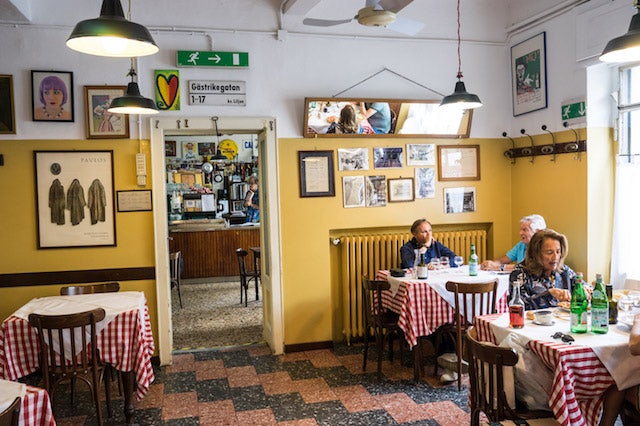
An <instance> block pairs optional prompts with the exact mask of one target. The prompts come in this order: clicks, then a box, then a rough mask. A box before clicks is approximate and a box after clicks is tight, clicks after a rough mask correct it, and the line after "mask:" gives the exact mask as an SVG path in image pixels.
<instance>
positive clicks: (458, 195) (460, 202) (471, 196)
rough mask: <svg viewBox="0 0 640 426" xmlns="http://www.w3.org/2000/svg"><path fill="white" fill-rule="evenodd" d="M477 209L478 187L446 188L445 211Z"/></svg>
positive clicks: (458, 211)
mask: <svg viewBox="0 0 640 426" xmlns="http://www.w3.org/2000/svg"><path fill="white" fill-rule="evenodd" d="M475 211H476V188H475V187H473V186H472V187H467V188H445V189H444V212H445V213H471V212H475Z"/></svg>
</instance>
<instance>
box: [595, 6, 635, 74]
mask: <svg viewBox="0 0 640 426" xmlns="http://www.w3.org/2000/svg"><path fill="white" fill-rule="evenodd" d="M633 5H634V6H635V8H636V14H635V15H633V17H632V18H631V23H630V24H629V31H627V32H626V33H625V34H624V35H621V36H620V37H616V38H614V39H612V40H610V41H609V43H607V45H606V46H605V48H604V50H603V51H602V55H600V60H601V61H602V62H608V63H618V62H635V61H640V5H639V4H638V1H634V2H633Z"/></svg>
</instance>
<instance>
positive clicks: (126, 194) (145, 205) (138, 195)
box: [116, 189, 153, 212]
mask: <svg viewBox="0 0 640 426" xmlns="http://www.w3.org/2000/svg"><path fill="white" fill-rule="evenodd" d="M116 193H117V196H118V197H117V198H118V212H150V211H151V210H153V209H152V207H151V190H150V189H140V190H137V189H136V190H132V191H116Z"/></svg>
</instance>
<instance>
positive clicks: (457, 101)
mask: <svg viewBox="0 0 640 426" xmlns="http://www.w3.org/2000/svg"><path fill="white" fill-rule="evenodd" d="M456 77H457V79H458V81H457V82H456V87H455V89H454V91H453V93H452V94H451V95H449V96H445V97H444V98H443V99H442V102H440V106H442V107H447V108H456V109H473V108H478V107H481V106H482V102H480V98H479V97H478V96H477V95H474V94H472V93H469V92H467V89H466V87H465V86H464V82H463V81H462V59H461V56H460V0H458V74H457V76H456Z"/></svg>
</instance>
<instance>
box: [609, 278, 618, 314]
mask: <svg viewBox="0 0 640 426" xmlns="http://www.w3.org/2000/svg"><path fill="white" fill-rule="evenodd" d="M606 291H607V299H609V324H617V323H618V301H617V300H616V299H614V298H613V284H607V286H606Z"/></svg>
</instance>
